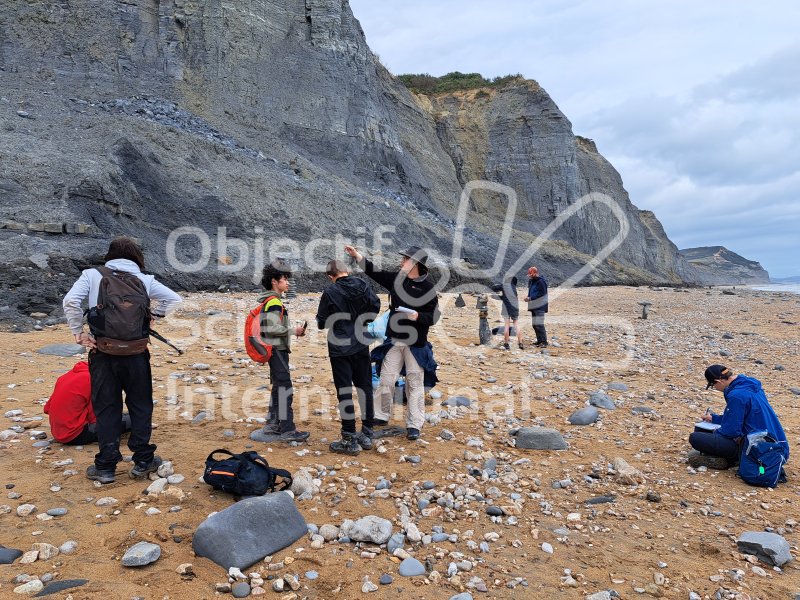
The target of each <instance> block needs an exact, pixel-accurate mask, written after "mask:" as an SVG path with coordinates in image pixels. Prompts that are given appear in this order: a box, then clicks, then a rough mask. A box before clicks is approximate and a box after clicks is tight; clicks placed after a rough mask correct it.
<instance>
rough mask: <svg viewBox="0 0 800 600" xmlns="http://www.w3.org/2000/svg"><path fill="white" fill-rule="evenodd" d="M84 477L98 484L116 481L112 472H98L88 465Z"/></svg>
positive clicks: (95, 468)
mask: <svg viewBox="0 0 800 600" xmlns="http://www.w3.org/2000/svg"><path fill="white" fill-rule="evenodd" d="M86 477H88V478H89V479H91V480H92V481H99V482H100V483H114V481H116V478H115V474H114V471H111V470H108V471H100V470H98V469H97V467H95V466H94V465H89V467H88V468H87V469H86Z"/></svg>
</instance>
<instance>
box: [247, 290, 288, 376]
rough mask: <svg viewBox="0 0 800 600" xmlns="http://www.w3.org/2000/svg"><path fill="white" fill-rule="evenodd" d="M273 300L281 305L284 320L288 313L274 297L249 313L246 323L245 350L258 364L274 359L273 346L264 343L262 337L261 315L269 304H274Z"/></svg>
mask: <svg viewBox="0 0 800 600" xmlns="http://www.w3.org/2000/svg"><path fill="white" fill-rule="evenodd" d="M273 300H277V301H278V303H280V305H281V320H283V315H284V314H285V313H286V311H285V309H284V308H283V303H282V302H281V301H280V299H279V298H278V296H277V295H273V296H267V297H266V298H264V301H263V302H262V303H261V304H259V305H258V306H256V307H255V308H254V309H253V310H251V311H250V312H249V313H247V319H245V322H244V349H245V350H247V355H248V356H249V357H250V358H251V359H253V361H255V362H257V363H267V362H269V359H270V358H272V344H266V343H264V338H263V336H262V335H261V314H262V313H263V312H264V310H265V308H266V307H267V305H268V304H270V303H273V302H272V301H273ZM273 305H274V303H273Z"/></svg>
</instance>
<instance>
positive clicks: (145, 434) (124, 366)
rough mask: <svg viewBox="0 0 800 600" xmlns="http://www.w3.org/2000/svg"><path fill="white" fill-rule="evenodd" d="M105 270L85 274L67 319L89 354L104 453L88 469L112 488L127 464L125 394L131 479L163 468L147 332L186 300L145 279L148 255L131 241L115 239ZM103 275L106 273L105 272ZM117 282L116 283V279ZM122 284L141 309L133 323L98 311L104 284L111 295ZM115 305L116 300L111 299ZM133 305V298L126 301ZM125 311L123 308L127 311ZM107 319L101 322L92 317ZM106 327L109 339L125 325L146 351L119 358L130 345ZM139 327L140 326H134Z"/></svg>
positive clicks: (70, 297) (67, 303)
mask: <svg viewBox="0 0 800 600" xmlns="http://www.w3.org/2000/svg"><path fill="white" fill-rule="evenodd" d="M105 261H106V262H105V265H104V267H98V268H94V269H86V270H85V271H83V273H81V276H80V277H79V278H78V280H77V281H76V282H75V283H74V284H73V286H72V288H71V289H70V290H69V292H67V295H66V296H65V297H64V315H65V316H66V318H67V324H68V325H69V328H70V329H71V330H72V333H73V335H74V336H75V341H76V342H77V343H79V344H81V345H82V346H85V347H86V348H88V349H89V376H90V378H91V396H92V408H93V410H94V414H95V417H96V419H97V423H96V427H97V441H98V443H99V446H100V449H99V452H98V453H97V454H96V455H95V457H94V464H93V465H91V466H90V467H89V468H88V469H86V476H87V477H88V478H89V479H92V480H94V481H99V482H100V483H112V482H113V481H114V478H115V471H116V468H117V463H118V462H119V461H121V460H122V454H120V451H119V443H120V435H121V433H122V393H123V392H125V404H126V405H127V407H128V414H129V415H130V420H131V434H130V437H129V438H128V448H130V449H131V451H133V467H132V468H131V469H130V471H129V474H130V476H131V478H133V479H139V478H143V477H146V476H147V475H148V474H150V473H152V472H154V471H156V470H157V469H158V467H159V466H160V465H161V458H160V457H158V456H156V455H155V451H156V445H155V444H152V443H150V436H151V433H152V430H153V377H152V373H151V371H150V352H149V351H148V350H147V346H146V340H147V332H148V331H149V329H150V318H151V317H158V318H160V317H164V316H165V315H166V314H168V313H169V312H170V311H172V310H173V309H174V308H175V307H176V306H177V305H178V304H179V303H180V302H181V297H180V296H178V294H176V293H175V292H173V291H172V290H171V289H169V288H168V287H167V286H165V285H164V284H162V283H160V282H159V281H157V280H156V278H155V277H154V276H153V275H146V274H144V273H142V269H144V254H143V253H142V249H141V247H140V246H139V244H138V243H137V242H136V241H135V240H133V239H131V238H128V237H119V238H116V239H114V240H113V241H112V242H111V244H110V245H109V247H108V252H107V253H106V256H105ZM101 270H102V272H101ZM111 278H113V280H112V279H111ZM118 282H126V283H125V285H127V286H128V287H129V289H130V290H132V293H133V294H134V296H136V298H137V301H138V303H139V304H141V306H138V309H137V310H136V312H135V315H132V314H131V313H128V312H125V313H124V314H126V315H128V314H131V317H130V318H131V322H128V323H119V322H117V317H115V316H114V315H112V314H111V313H110V312H109V311H108V310H107V309H109V308H114V311H113V312H116V313H117V314H123V311H121V310H119V308H120V307H118V306H112V307H104V306H99V305H98V298H99V297H100V296H102V295H104V294H105V291H104V292H102V293H101V284H102V287H103V289H104V290H110V289H112V286H116V285H117V283H118ZM107 298H109V300H108V301H109V302H111V304H112V305H113V304H114V303H115V302H117V300H115V299H114V296H112V295H108V296H107ZM123 300H125V301H126V302H128V303H129V304H130V300H129V298H123ZM84 301H86V302H87V303H88V306H89V327H90V330H92V333H86V332H85V331H84V330H83V308H82V305H83V302H84ZM123 308H124V307H123ZM95 315H102V316H101V317H99V320H97V319H94V320H93V316H95ZM101 321H105V325H104V334H107V333H108V330H109V329H110V328H111V323H112V321H113V322H114V325H115V328H116V329H118V330H119V329H120V327H121V326H122V325H126V326H128V328H129V329H130V330H136V331H138V332H139V334H140V335H143V336H144V337H142V338H141V339H139V340H137V341H138V342H143V343H141V350H140V351H138V352H136V353H133V354H129V355H120V354H117V352H119V351H120V350H119V348H122V349H123V350H122V351H124V348H125V346H126V345H127V346H131V344H126V340H124V339H122V338H116V339H114V338H113V336H111V337H108V338H106V337H103V334H101V333H100V330H99V329H98V327H99V326H100V325H101ZM134 321H136V322H134Z"/></svg>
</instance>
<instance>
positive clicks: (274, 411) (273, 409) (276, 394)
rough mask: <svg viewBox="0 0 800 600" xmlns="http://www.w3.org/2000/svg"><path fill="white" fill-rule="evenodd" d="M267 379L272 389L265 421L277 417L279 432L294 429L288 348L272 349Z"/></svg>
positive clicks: (292, 393) (292, 391)
mask: <svg viewBox="0 0 800 600" xmlns="http://www.w3.org/2000/svg"><path fill="white" fill-rule="evenodd" d="M269 380H270V382H271V383H272V391H271V393H270V398H269V412H268V413H267V421H270V420H273V419H276V418H277V421H278V424H279V426H280V431H281V433H284V432H286V431H294V429H295V424H294V410H292V399H293V398H294V389H293V388H292V379H291V377H290V376H289V351H288V350H273V351H272V358H270V359H269Z"/></svg>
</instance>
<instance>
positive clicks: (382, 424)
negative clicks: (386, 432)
mask: <svg viewBox="0 0 800 600" xmlns="http://www.w3.org/2000/svg"><path fill="white" fill-rule="evenodd" d="M388 424H389V421H385V420H384V419H374V420H373V421H372V426H373V427H386V426H387V425H388Z"/></svg>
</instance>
